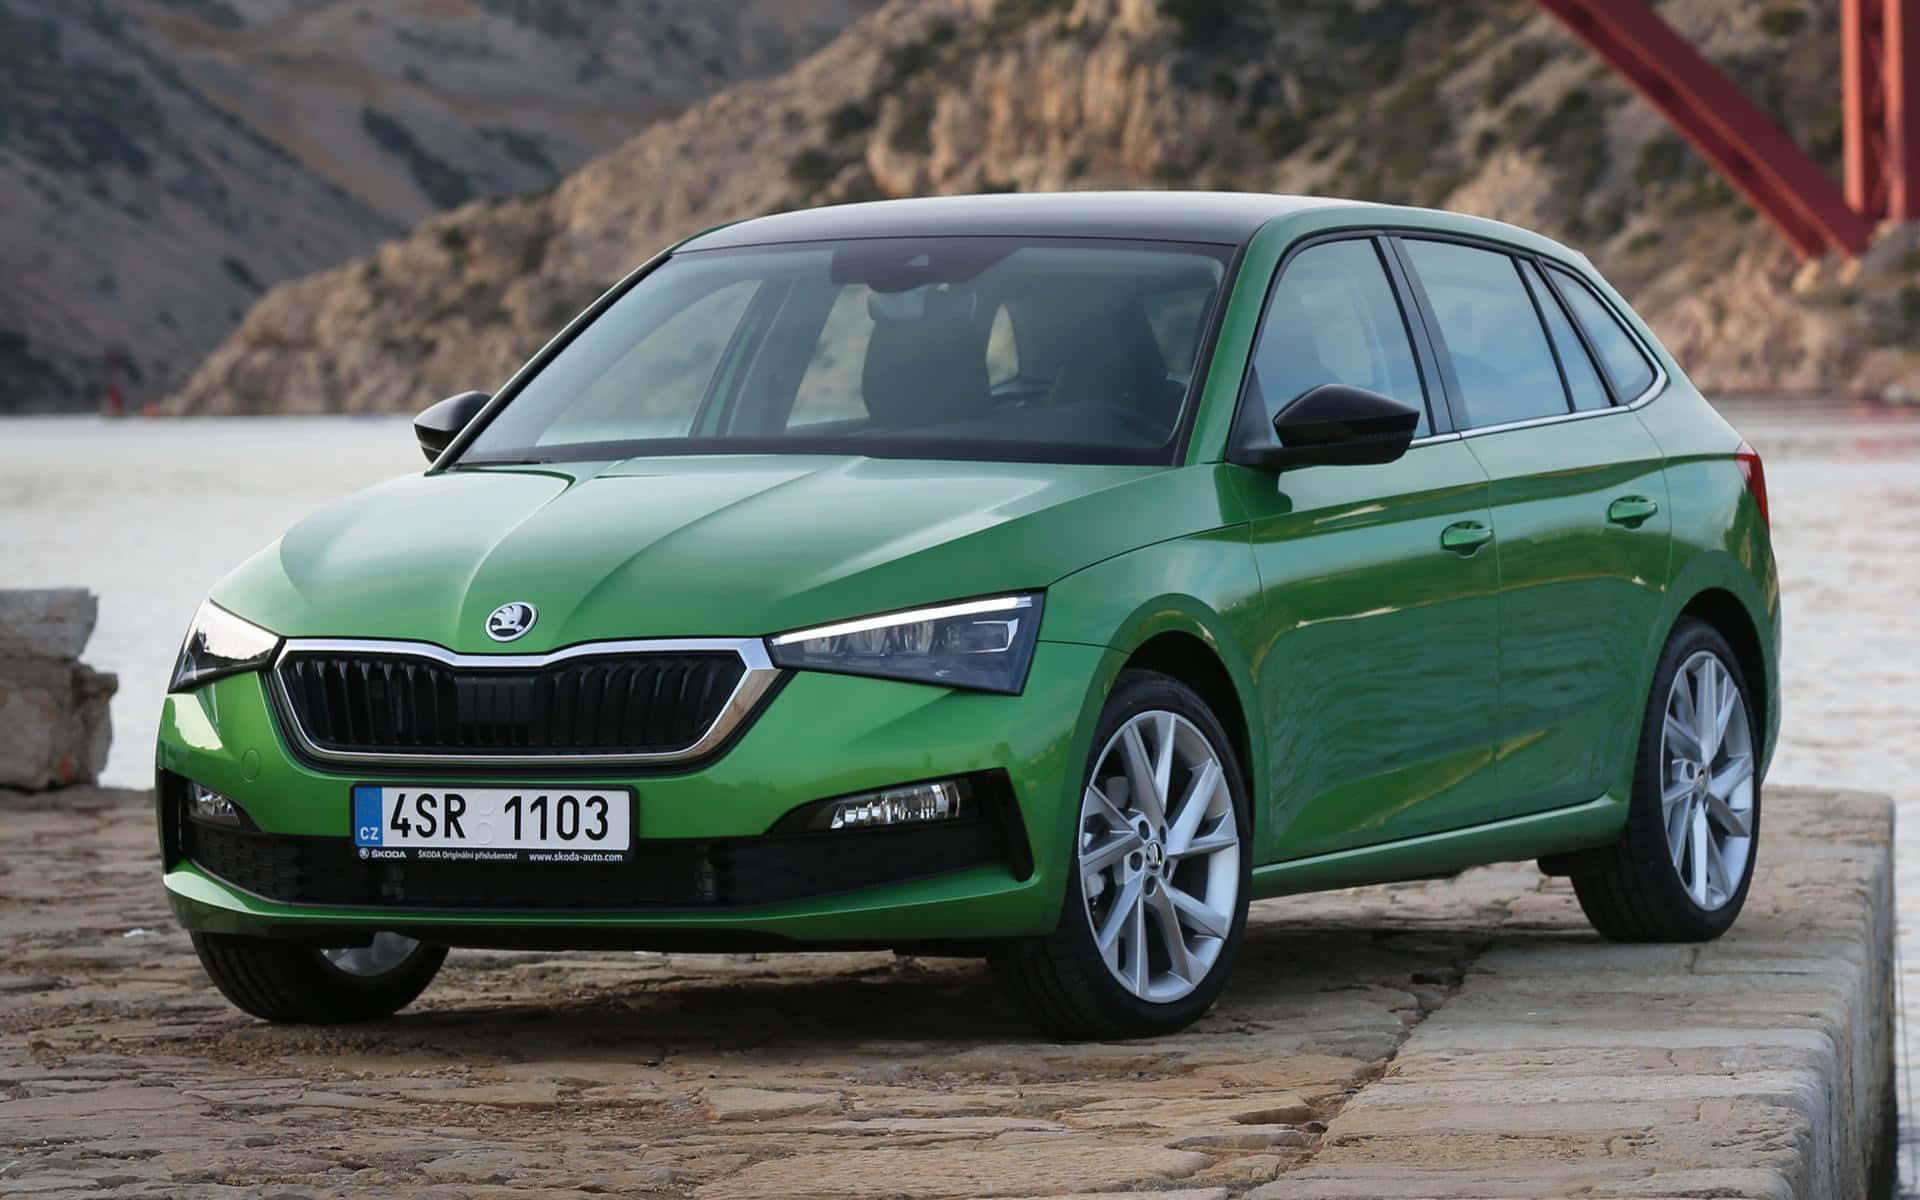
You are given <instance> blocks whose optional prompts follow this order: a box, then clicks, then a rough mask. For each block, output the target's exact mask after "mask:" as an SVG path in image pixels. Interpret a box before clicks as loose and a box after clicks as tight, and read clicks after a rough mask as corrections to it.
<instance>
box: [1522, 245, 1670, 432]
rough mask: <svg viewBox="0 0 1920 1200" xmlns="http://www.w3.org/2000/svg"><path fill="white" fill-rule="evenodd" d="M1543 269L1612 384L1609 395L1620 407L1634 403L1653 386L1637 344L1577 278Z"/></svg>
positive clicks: (1651, 372)
mask: <svg viewBox="0 0 1920 1200" xmlns="http://www.w3.org/2000/svg"><path fill="white" fill-rule="evenodd" d="M1547 269H1548V270H1549V271H1550V272H1552V274H1553V282H1554V285H1555V286H1556V287H1557V288H1558V289H1559V291H1560V294H1561V295H1562V296H1563V297H1565V298H1566V301H1567V307H1568V308H1569V309H1571V310H1572V311H1573V316H1574V319H1575V320H1577V321H1579V322H1580V328H1582V329H1584V330H1586V333H1587V340H1588V341H1590V342H1592V343H1593V348H1594V351H1595V352H1596V353H1598V354H1599V355H1600V363H1601V365H1602V366H1603V367H1605V368H1606V372H1607V377H1608V378H1609V379H1611V380H1612V381H1613V394H1614V395H1616V396H1618V397H1619V398H1620V402H1621V403H1622V404H1627V403H1631V402H1632V401H1634V400H1636V399H1638V398H1639V397H1640V396H1641V395H1643V394H1644V393H1645V392H1646V390H1647V389H1648V388H1650V387H1652V386H1653V380H1654V370H1653V364H1652V363H1651V362H1648V361H1647V356H1646V353H1645V352H1644V351H1642V350H1641V349H1640V343H1639V342H1637V341H1635V340H1634V338H1633V335H1632V334H1630V333H1628V332H1627V329H1626V326H1625V325H1623V324H1621V322H1620V318H1619V317H1617V316H1615V315H1614V313H1613V310H1612V309H1611V308H1608V307H1607V306H1606V304H1605V303H1603V302H1602V301H1601V299H1600V297H1598V296H1596V295H1594V294H1593V289H1592V288H1590V287H1588V286H1587V284H1586V282H1585V281H1584V280H1582V279H1581V278H1580V277H1579V276H1577V275H1575V274H1573V273H1572V272H1571V271H1567V270H1563V269H1562V268H1560V267H1555V266H1552V265H1549V266H1548V268H1547Z"/></svg>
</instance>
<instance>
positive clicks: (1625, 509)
mask: <svg viewBox="0 0 1920 1200" xmlns="http://www.w3.org/2000/svg"><path fill="white" fill-rule="evenodd" d="M1659 511H1660V505H1659V503H1658V502H1656V501H1653V500H1649V499H1647V498H1646V497H1645V496H1622V497H1620V498H1619V499H1618V500H1615V501H1614V502H1613V503H1612V504H1609V505H1607V520H1609V521H1611V522H1613V523H1614V524H1615V525H1625V526H1626V527H1627V528H1628V529H1637V528H1639V527H1640V523H1641V522H1642V521H1644V520H1646V519H1647V518H1648V517H1651V516H1652V515H1653V514H1655V513H1657V512H1659Z"/></svg>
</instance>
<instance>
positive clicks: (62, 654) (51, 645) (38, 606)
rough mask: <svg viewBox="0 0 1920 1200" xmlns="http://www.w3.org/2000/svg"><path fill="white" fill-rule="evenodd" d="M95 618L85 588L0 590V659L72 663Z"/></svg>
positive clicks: (96, 608)
mask: <svg viewBox="0 0 1920 1200" xmlns="http://www.w3.org/2000/svg"><path fill="white" fill-rule="evenodd" d="M99 615H100V602H99V600H98V599H96V598H95V597H94V594H93V593H92V592H89V591H87V590H86V589H85V588H33V589H27V590H22V589H18V588H3V589H0V659H9V658H37V659H46V660H48V661H51V662H73V661H76V660H78V659H79V657H80V652H81V651H82V650H84V649H86V647H87V639H88V638H90V637H92V636H93V623H94V621H95V620H96V619H97V618H98V617H99Z"/></svg>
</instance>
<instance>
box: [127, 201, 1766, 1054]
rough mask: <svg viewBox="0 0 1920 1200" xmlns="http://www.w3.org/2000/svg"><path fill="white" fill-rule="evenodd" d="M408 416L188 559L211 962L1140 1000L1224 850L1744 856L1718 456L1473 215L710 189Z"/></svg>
mask: <svg viewBox="0 0 1920 1200" xmlns="http://www.w3.org/2000/svg"><path fill="white" fill-rule="evenodd" d="M416 433H417V435H418V438H419V441H420V444H421V445H422V447H424V449H425V451H426V456H427V458H428V459H429V460H430V461H431V466H430V467H428V469H427V470H425V471H424V472H422V473H420V474H417V475H410V476H406V477H403V478H399V479H395V480H393V481H392V482H389V483H386V484H383V485H380V486H378V487H374V488H372V489H371V490H368V491H366V492H363V493H360V494H359V495H356V496H353V497H351V498H349V499H345V500H342V501H340V502H338V503H335V504H332V505H330V506H328V507H326V508H324V509H322V510H321V511H319V512H317V513H315V514H314V515H313V516H311V517H309V518H307V519H306V520H304V521H302V522H301V523H299V524H298V525H296V526H294V527H293V528H292V529H291V530H289V531H288V532H287V533H286V535H285V536H284V537H282V538H281V539H280V540H279V541H277V542H275V543H274V544H273V545H271V546H269V547H268V548H267V549H265V550H264V551H262V552H261V553H259V554H258V555H257V556H255V557H254V558H253V559H252V560H251V561H249V562H247V563H245V564H244V565H242V566H241V567H240V568H239V569H238V570H236V571H235V572H234V573H233V574H232V575H230V576H228V577H227V578H226V579H224V580H222V581H221V582H220V583H219V584H217V585H216V586H215V587H214V588H213V590H212V592H211V594H210V596H209V598H208V600H207V602H206V605H205V607H203V608H202V609H201V610H200V612H199V615H198V616H197V618H196V619H195V621H194V623H193V627H192V629H191V631H190V632H189V633H188V635H187V638H186V642H185V645H184V647H183V648H182V650H181V653H180V657H179V663H178V667H177V669H176V670H175V672H174V674H173V678H172V684H171V687H170V688H169V692H170V694H169V695H168V697H167V699H166V709H165V714H164V717H163V722H162V729H161V733H160V742H159V756H158V765H159V789H158V803H159V825H160V833H161V840H162V846H163V851H164V863H165V880H166V888H167V891H168V892H169V894H170V896H171V898H172V904H173V908H174V911H175V912H176V913H177V914H178V916H179V919H180V920H181V921H182V922H183V923H184V924H185V925H186V927H187V928H188V929H189V930H191V931H192V934H193V941H194V944H195V946H196V947H197V948H198V950H199V954H200V958H201V961H202V962H203V963H204V964H205V966H206V970H207V972H208V974H209V975H211V976H212V978H213V981H214V982H215V983H216V984H217V985H218V986H219V987H220V989H221V990H222V991H223V992H225V993H226V995H227V996H228V998H230V999H231V1000H232V1001H233V1003H235V1004H236V1005H238V1006H239V1007H240V1008H242V1009H244V1010H246V1011H247V1012H250V1013H253V1014H256V1015H258V1016H260V1017H264V1018H266V1019H269V1020H276V1021H302V1022H328V1021H350V1020H356V1019H364V1018H377V1017H382V1016H385V1015H387V1014H390V1013H392V1012H393V1011H394V1010H396V1009H398V1008H400V1007H401V1006H402V1005H404V1004H406V1003H408V1002H409V1001H410V1000H412V999H413V998H414V997H415V996H416V995H418V994H419V993H420V991H421V989H423V988H424V987H426V986H427V984H428V982H429V981H430V980H431V979H432V977H433V975H434V973H435V971H436V970H437V969H438V968H439V967H440V965H441V962H442V960H443V959H444V957H445V955H446V953H447V949H448V947H461V946H479V947H538V948H541V949H567V948H595V947H632V948H641V947H651V948H659V949H675V950H680V949H684V950H696V951H697V950H721V949H753V948H779V949H803V948H808V947H817V948H824V947H836V948H845V947H875V948H879V947H893V948H897V949H902V950H907V951H917V952H923V953H961V954H978V955H981V956H985V957H987V958H990V959H991V960H992V961H993V962H994V963H995V964H996V965H997V966H998V968H999V969H1000V974H1001V978H1002V979H1003V980H1004V983H1005V987H1006V990H1007V991H1008V992H1009V993H1010V994H1011V995H1012V996H1014V997H1016V998H1017V999H1018V1000H1019V1001H1021V1002H1022V1003H1023V1004H1024V1006H1025V1007H1026V1008H1027V1009H1028V1010H1029V1011H1030V1012H1031V1013H1032V1015H1033V1017H1034V1018H1035V1019H1036V1020H1037V1022H1038V1023H1039V1024H1040V1025H1041V1026H1042V1027H1044V1028H1045V1029H1047V1030H1050V1031H1052V1032H1054V1033H1056V1034H1060V1035H1068V1036H1102V1037H1105V1036H1127V1035H1139V1034H1152V1033H1158V1032H1163V1031H1167V1030H1174V1029H1178V1028H1180V1027H1181V1026H1183V1025H1185V1024H1187V1023H1188V1022H1190V1021H1192V1020H1194V1019H1195V1018H1196V1017H1197V1016H1199V1015H1200V1014H1201V1013H1202V1012H1204V1011H1205V1010H1206V1009H1207V1007H1208V1006H1209V1005H1210V1004H1211V1003H1212V1002H1213V1001H1214V999H1215V998H1216V997H1217V996H1218V995H1219V994H1220V992H1221V989H1222V987H1223V986H1224V985H1225V984H1226V982H1227V978H1228V974H1229V972H1230V970H1231V968H1232V965H1233V961H1234V955H1235V951H1236V949H1237V947H1238V946H1239V944H1240V942H1241V941H1242V939H1243V930H1244V927H1245V923H1246V919H1247V905H1248V903H1249V902H1250V901H1252V900H1255V899H1261V898H1266V897H1273V896H1281V895H1285V894H1288V893H1297V892H1303V891H1309V890H1314V889H1322V888H1334V887H1343V886H1347V885H1353V884H1365V883H1376V882H1382V881H1389V880H1395V879H1404V878H1410V877H1419V876H1432V875H1435V874H1441V873H1447V872H1455V871H1459V870H1461V869H1462V868H1465V867H1468V866H1470V865H1473V864H1476V863H1484V862H1489V861H1495V860H1511V859H1538V860H1539V862H1540V864H1541V866H1542V868H1543V869H1545V870H1546V871H1547V872H1548V873H1550V874H1561V875H1568V876H1571V877H1572V886H1573V888H1574V890H1575V891H1576V892H1577V893H1578V895H1579V898H1580V902H1581V904H1582V906H1583V907H1584V909H1585V911H1586V913H1587V915H1588V917H1590V918H1591V920H1592V923H1593V925H1594V927H1595V928H1596V929H1597V930H1598V931H1599V932H1600V933H1601V934H1602V935H1604V936H1606V937H1609V938H1614V939H1619V940H1623V941H1689V940H1696V939H1704V938H1711V937H1714V936H1716V935H1718V934H1720V933H1722V932H1723V931H1725V930H1726V929H1727V927H1728V926H1729V925H1730V924H1731V923H1732V922H1733V920H1734V918H1735V915H1736V914H1737V913H1738V912H1739V911H1740V908H1741V904H1742V901H1743V900H1744V898H1745V896H1746V894H1747V887H1748V882H1749V880H1751V878H1752V876H1753V870H1754V863H1755V859H1756V854H1757V847H1758V839H1759V834H1760V785H1761V780H1762V778H1763V777H1764V775H1765V772H1766V765H1767V761H1768V756H1769V755H1770V754H1771V752H1772V750H1773V747H1774V740H1775V733H1776V730H1777V728H1778V724H1779V712H1780V706H1779V686H1778V685H1779V672H1778V669H1777V665H1776V661H1777V649H1778V645H1779V640H1780V608H1779V590H1778V587H1777V585H1776V580H1775V571H1774V563H1773V558H1772V551H1771V549H1770V543H1769V538H1768V529H1767V494H1766V487H1765V481H1764V476H1763V475H1762V471H1761V464H1760V460H1759V459H1758V458H1757V457H1756V456H1755V455H1754V453H1753V451H1752V450H1751V449H1749V448H1748V447H1747V446H1746V445H1745V444H1744V443H1743V442H1742V441H1741V438H1740V435H1739V434H1737V433H1736V432H1735V431H1734V430H1733V429H1731V428H1729V427H1728V425H1727V424H1726V422H1724V421H1723V420H1721V419H1720V417H1719V416H1717V415H1716V414H1715V413H1714V411H1713V410H1712V409H1711V408H1710V407H1708V405H1707V404H1706V402H1705V401H1704V400H1703V399H1702V398H1701V396H1700V394H1699V393H1698V392H1697V391H1696V390H1695V389H1694V388H1693V387H1692V386H1691V385H1690V384H1689V383H1688V382H1687V379H1686V376H1685V375H1684V374H1683V373H1682V372H1681V370H1680V367H1679V365H1678V364H1677V363H1675V361H1674V360H1673V357H1672V356H1671V355H1670V354H1669V353H1668V352H1667V351H1666V350H1665V349H1663V348H1662V347H1661V345H1660V343H1659V342H1658V341H1657V340H1656V339H1655V338H1654V336H1653V335H1652V333H1651V332H1650V331H1649V330H1648V329H1647V327H1646V325H1645V324H1644V323H1643V322H1642V321H1641V320H1640V319H1639V318H1637V317H1636V316H1635V315H1634V313H1633V311H1632V310H1631V309H1630V308H1629V307H1628V306H1627V304H1626V303H1625V302H1624V301H1623V300H1622V299H1621V297H1620V296H1619V294H1618V293H1616V292H1615V291H1614V290H1613V289H1612V288H1610V287H1609V286H1608V285H1607V283H1606V282H1605V281H1604V280H1603V279H1601V278H1600V276H1599V275H1598V274H1596V273H1595V271H1594V270H1593V268H1592V266H1591V265H1590V264H1589V263H1588V262H1587V261H1586V260H1585V259H1584V258H1583V257H1582V256H1581V255H1579V254H1577V253H1575V252H1573V251H1570V250H1568V249H1567V248H1565V247H1564V246H1561V245H1559V244H1557V243H1555V242H1552V241H1549V240H1548V239H1546V238H1543V237H1539V236H1536V235H1534V234H1531V233H1528V232H1526V231H1524V230H1520V229H1516V228H1513V227H1511V226H1507V225H1502V224H1496V223H1494V222H1490V221H1485V220H1478V219H1473V218H1469V217H1463V216H1456V215H1450V214H1445V213H1437V212H1429V211H1419V210H1412V209H1402V208H1391V207H1384V206H1378V205H1369V204H1357V203H1351V202H1345V201H1329V200H1315V199H1301V198H1289V197H1279V196H1253V195H1204V194H1184V195H1155V194H1146V193H1141V194H1118V195H1098V194H1080V195H1054V196H1046V195H1035V196H988V197H961V198H948V199H930V200H909V201H899V202H890V203H879V204H860V205H850V206H846V207H840V208H829V209H822V210H817V211H812V212H798V213H789V214H784V215H776V216H770V217H764V218H760V219H757V220H750V221H745V222H742V223H739V224H734V225H728V226H725V227H723V228H720V229H716V230H711V231H709V232H707V233H704V234H701V235H700V236H697V237H694V238H692V239H690V240H688V241H686V242H683V243H681V244H679V245H677V246H675V247H673V248H672V249H671V250H669V251H667V252H666V253H663V254H661V255H660V256H659V257H657V258H655V259H654V260H652V261H651V262H648V263H646V264H645V265H644V266H642V267H640V268H639V269H638V270H637V271H635V272H634V273H633V274H632V275H630V276H629V277H627V278H626V279H625V280H624V281H622V282H621V283H620V284H619V285H618V286H616V287H614V288H613V289H612V290H611V291H610V292H608V293H607V294H606V295H605V296H604V297H602V298H601V299H600V300H599V301H598V302H596V303H595V304H594V305H593V306H592V307H591V308H590V309H588V311H587V312H585V313H584V314H582V315H581V316H580V317H579V318H578V319H576V320H575V321H573V322H572V323H571V324H570V325H568V326H567V327H566V329H564V330H563V331H562V332H561V333H560V334H559V335H558V336H557V337H555V338H554V340H553V341H552V342H551V343H550V344H549V345H547V346H546V347H545V348H544V349H542V350H541V351H540V352H539V353H538V354H537V355H536V356H535V357H534V358H533V360H532V361H531V362H529V363H528V364H527V365H526V367H525V368H524V369H522V370H521V371H520V372H519V373H518V374H516V375H515V376H514V377H513V378H512V379H511V380H509V381H508V382H507V383H506V385H505V386H504V387H502V388H501V389H500V390H499V391H498V392H497V393H495V394H493V395H491V396H489V395H485V394H481V393H479V392H469V393H464V394H462V395H459V396H456V397H453V398H451V399H449V400H445V401H443V402H441V403H440V404H437V405H435V406H434V407H433V408H431V409H428V410H427V411H426V412H425V413H424V414H423V415H422V416H421V417H420V418H419V420H418V421H417V423H416Z"/></svg>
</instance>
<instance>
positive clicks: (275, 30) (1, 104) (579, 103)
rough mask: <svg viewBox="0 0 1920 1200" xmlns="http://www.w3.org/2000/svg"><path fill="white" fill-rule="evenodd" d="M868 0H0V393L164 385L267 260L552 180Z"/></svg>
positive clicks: (259, 284) (13, 404)
mask: <svg viewBox="0 0 1920 1200" xmlns="http://www.w3.org/2000/svg"><path fill="white" fill-rule="evenodd" d="M875 2H876V0H730V2H729V3H724V4H722V3H711V2H709V0H630V2H629V0H59V2H58V3H54V2H52V0H0V278H4V279H5V281H6V283H5V286H4V287H3V288H0V412H7V411H18V410H22V409H43V408H59V407H72V406H86V407H94V406H97V405H98V404H99V398H100V393H101V391H102V387H103V379H102V374H103V372H102V363H103V361H104V360H105V358H106V357H107V356H108V355H110V354H116V352H117V354H118V355H120V356H124V357H125V359H126V364H125V365H124V366H123V367H122V368H121V370H120V373H121V375H122V377H123V380H124V383H125V385H126V387H127V390H128V391H129V392H130V394H131V395H132V397H133V399H134V400H135V401H139V400H141V399H157V398H159V397H160V396H161V395H163V394H164V393H165V392H166V391H167V390H169V389H171V388H172V387H174V386H176V385H177V384H178V383H179V382H180V380H181V378H182V377H183V376H184V375H185V373H186V372H187V371H188V370H189V369H190V368H191V367H193V366H194V365H195V364H196V363H198V362H199V361H200V359H201V358H202V357H204V356H205V354H206V353H207V352H208V351H209V350H211V349H212V348H213V347H214V346H215V345H216V344H217V343H218V342H219V341H220V339H221V338H222V337H224V336H225V335H226V334H227V333H228V332H229V331H230V330H231V329H232V328H233V326H234V324H235V323H237V322H238V320H239V319H240V317H241V315H242V314H243V313H244V312H245V311H246V310H247V308H248V307H250V306H251V305H252V304H253V302H254V301H255V300H256V299H258V298H259V296H260V294H261V293H262V292H263V291H264V290H265V289H267V288H268V287H270V286H272V285H273V284H275V283H278V282H280V281H282V280H285V279H289V278H293V277H296V276H300V275H305V274H307V273H309V272H312V271H315V270H318V269H320V268H322V267H326V266H330V265H333V264H335V263H338V262H341V261H343V260H345V259H347V258H349V257H352V256H355V255H358V254H364V253H366V252H368V251H370V250H372V249H373V248H374V247H376V246H377V245H379V243H380V242H381V241H383V240H384V239H387V238H391V237H395V236H398V235H400V234H401V233H403V232H404V231H405V230H407V229H409V228H411V227H412V226H414V225H415V224H417V223H418V222H419V221H421V220H422V219H424V218H425V217H427V216H429V215H430V214H432V213H434V212H437V211H440V210H443V209H447V208H452V207H454V206H456V205H459V204H462V203H465V202H467V201H469V200H472V199H475V198H478V197H486V196H502V195H522V194H526V193H528V192H533V191H537V190H539V189H541V188H544V187H548V186H550V185H551V184H553V183H554V182H555V181H556V180H558V179H559V178H560V177H561V175H563V174H564V173H565V172H566V171H568V170H570V169H571V168H573V167H576V166H578V165H579V164H581V163H582V162H585V161H586V160H587V159H589V158H591V157H592V156H593V155H595V154H597V153H599V152H601V151H603V150H605V149H607V148H609V147H611V146H614V145H617V144H619V143H620V142H622V141H624V140H625V139H626V138H628V137H630V136H632V135H633V134H634V133H635V132H637V131H638V130H640V129H642V128H644V127H645V126H646V125H648V124H650V123H651V122H652V121H654V120H657V119H658V118H660V117H662V116H666V115H669V114H672V113H675V112H678V111H680V110H682V109H683V108H685V106H686V105H687V104H688V103H690V102H693V101H696V100H700V99H703V98H705V97H706V96H708V95H711V94H712V93H713V92H715V91H716V90H719V89H721V88H723V87H725V86H727V85H729V84H731V83H734V82H736V81H738V80H740V79H743V78H748V77H752V76H756V75H763V74H767V73H770V72H776V71H780V70H784V69H785V68H786V67H788V66H790V65H791V64H792V63H793V62H794V61H796V60H797V59H799V58H800V57H802V56H803V55H805V54H807V53H809V52H811V51H812V50H814V49H815V48H817V47H818V46H820V45H821V44H822V43H823V42H825V41H826V40H827V39H828V38H830V37H831V36H832V35H833V34H835V33H837V32H838V31H839V30H840V29H841V28H843V27H844V26H845V25H846V24H847V22H848V21H850V20H851V19H853V17H855V16H856V15H858V14H859V13H861V12H863V11H865V10H867V9H870V8H871V7H872V6H873V4H874V3H875Z"/></svg>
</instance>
